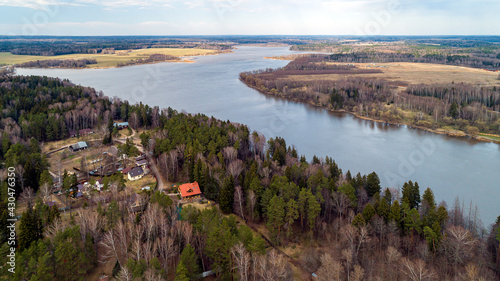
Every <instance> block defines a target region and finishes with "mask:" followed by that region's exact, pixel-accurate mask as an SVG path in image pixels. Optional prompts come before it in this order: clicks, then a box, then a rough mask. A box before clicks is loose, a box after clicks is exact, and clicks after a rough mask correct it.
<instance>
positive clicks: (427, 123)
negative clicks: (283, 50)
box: [240, 55, 500, 136]
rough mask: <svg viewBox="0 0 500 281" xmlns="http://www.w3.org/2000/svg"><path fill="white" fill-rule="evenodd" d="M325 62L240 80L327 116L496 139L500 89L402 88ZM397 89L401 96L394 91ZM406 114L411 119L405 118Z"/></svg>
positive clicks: (301, 61) (310, 60)
mask: <svg viewBox="0 0 500 281" xmlns="http://www.w3.org/2000/svg"><path fill="white" fill-rule="evenodd" d="M330 62H331V56H324V55H311V56H306V57H299V58H297V59H295V60H294V61H292V62H290V63H289V64H288V65H287V66H285V67H283V68H279V69H276V70H273V69H266V70H259V71H253V72H243V73H241V74H240V79H241V80H242V81H243V82H245V83H246V84H247V85H248V86H250V87H252V88H255V89H257V90H258V91H260V92H262V93H265V94H271V95H277V96H281V97H284V98H288V99H293V100H297V101H301V102H307V103H311V104H314V105H317V106H321V107H324V108H328V109H333V110H346V111H348V112H352V113H355V114H357V115H359V116H363V117H368V118H373V119H377V120H382V121H385V122H391V123H406V124H410V125H414V126H418V127H422V128H427V129H437V128H453V129H458V130H462V131H464V132H466V133H467V134H469V135H471V136H475V135H476V134H477V133H478V132H487V133H495V134H499V133H500V115H499V111H500V88H496V87H485V86H475V85H472V84H466V83H451V84H438V85H427V84H418V85H408V84H407V83H406V82H402V81H396V82H394V81H392V82H391V81H387V80H383V79H375V78H370V77H362V75H359V76H357V74H368V73H377V71H379V70H375V69H373V70H371V69H368V70H364V69H357V68H356V67H355V66H352V65H351V66H349V65H347V66H346V65H335V64H328V63H330ZM311 74H316V75H318V74H349V76H347V77H345V78H339V79H337V80H334V79H329V80H326V79H319V78H317V79H307V76H301V75H311ZM397 86H405V87H406V90H404V91H402V92H401V91H397ZM408 111H409V112H411V114H408Z"/></svg>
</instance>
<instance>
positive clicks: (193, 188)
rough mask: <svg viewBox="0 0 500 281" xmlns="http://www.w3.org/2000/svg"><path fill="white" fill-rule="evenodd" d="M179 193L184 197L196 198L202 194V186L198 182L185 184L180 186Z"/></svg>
mask: <svg viewBox="0 0 500 281" xmlns="http://www.w3.org/2000/svg"><path fill="white" fill-rule="evenodd" d="M179 191H180V192H181V196H182V197H188V196H194V195H199V194H201V190H200V186H199V185H198V182H196V181H195V182H193V183H185V184H181V185H180V186H179Z"/></svg>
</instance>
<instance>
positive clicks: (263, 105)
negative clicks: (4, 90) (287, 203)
mask: <svg viewBox="0 0 500 281" xmlns="http://www.w3.org/2000/svg"><path fill="white" fill-rule="evenodd" d="M291 53H294V52H291V51H289V50H288V48H281V47H280V48H262V47H239V48H238V49H236V50H235V52H234V53H229V54H221V55H216V56H205V57H196V58H195V59H194V60H195V63H160V64H152V65H138V66H132V67H125V68H113V69H83V70H76V69H75V70H73V69H71V70H68V69H18V70H17V73H18V74H21V75H46V76H52V77H60V78H67V79H69V80H71V81H72V82H74V83H76V84H81V85H85V86H91V87H94V88H96V89H97V90H102V91H103V92H104V94H105V95H107V96H110V97H113V96H117V97H120V98H122V99H127V100H129V101H130V102H131V103H136V102H139V101H142V102H143V103H146V104H149V105H150V106H160V107H161V108H166V107H168V106H170V107H172V108H174V109H177V110H178V111H185V112H189V113H198V112H201V113H204V114H206V115H208V116H214V117H216V118H219V119H223V120H231V121H235V122H239V123H243V124H246V125H248V126H250V129H251V130H256V131H259V132H262V133H264V135H265V136H266V137H267V138H269V137H274V136H281V137H284V138H285V140H286V141H287V145H294V146H295V147H296V148H297V150H298V152H299V154H303V155H306V156H307V159H308V160H311V158H312V156H313V155H317V156H319V157H324V156H326V155H328V156H332V157H333V158H334V159H335V161H336V162H337V164H339V166H340V167H341V168H342V170H343V171H344V172H347V170H350V171H351V173H352V174H353V175H355V174H356V173H358V172H361V173H362V174H367V173H370V172H372V171H375V172H377V174H378V175H379V176H380V180H381V182H382V185H383V186H386V187H389V186H390V187H401V186H402V184H403V183H404V182H405V181H408V180H413V181H417V182H418V183H419V185H420V192H421V194H422V193H423V191H424V190H425V188H427V187H430V188H431V189H432V190H433V191H434V194H435V197H436V201H437V202H440V201H441V200H445V201H446V202H447V204H448V207H449V208H451V207H452V206H453V203H454V201H455V198H456V197H457V196H458V197H459V198H460V201H464V202H465V204H466V209H467V207H468V206H469V204H470V202H471V201H472V203H473V204H477V206H478V208H479V211H480V216H481V219H482V220H483V221H484V222H485V224H486V225H488V224H490V223H493V222H494V220H495V219H496V217H497V216H498V215H500V146H499V145H497V144H492V143H479V142H475V141H472V140H469V139H466V138H451V137H447V136H442V135H436V134H432V133H429V132H425V131H421V130H416V129H411V128H406V127H404V126H401V127H400V126H392V125H385V124H380V123H375V122H371V121H365V120H360V119H357V118H354V117H353V116H351V115H349V114H339V113H331V112H328V111H326V110H322V109H318V108H314V107H312V106H309V105H304V104H299V103H295V102H290V101H285V100H281V99H277V98H273V97H268V96H265V95H262V94H260V93H258V92H257V91H255V90H253V89H250V88H248V87H246V86H245V84H243V83H242V82H241V81H239V80H238V75H239V73H240V72H242V71H251V70H257V69H262V68H276V67H281V66H284V65H285V64H286V63H288V62H287V61H279V60H269V59H264V58H263V57H265V56H276V55H286V54H291Z"/></svg>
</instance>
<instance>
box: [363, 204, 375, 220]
mask: <svg viewBox="0 0 500 281" xmlns="http://www.w3.org/2000/svg"><path fill="white" fill-rule="evenodd" d="M361 214H362V215H363V218H364V219H365V221H366V222H370V221H371V219H372V218H373V216H374V215H375V208H373V206H372V204H370V203H368V204H366V205H365V207H364V208H363V212H362V213H361Z"/></svg>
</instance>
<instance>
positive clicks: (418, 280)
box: [401, 258, 436, 281]
mask: <svg viewBox="0 0 500 281" xmlns="http://www.w3.org/2000/svg"><path fill="white" fill-rule="evenodd" d="M401 264H402V269H401V270H402V272H403V274H404V275H406V276H407V277H408V279H409V280H411V281H426V280H433V279H434V278H435V276H436V274H435V273H434V271H432V270H430V269H427V268H426V265H425V262H424V261H423V260H420V259H418V260H416V261H414V262H413V261H411V260H410V259H408V258H403V259H402V260H401Z"/></svg>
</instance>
